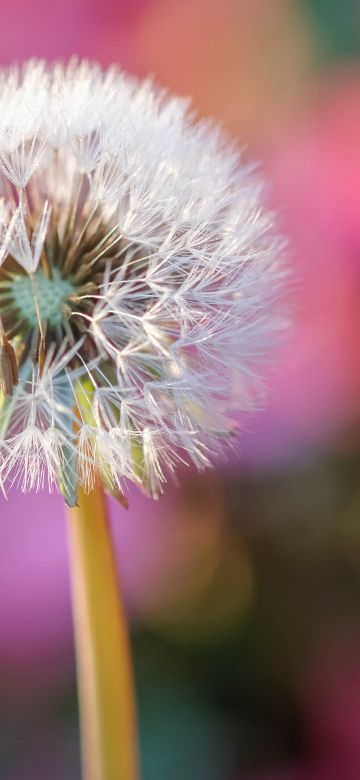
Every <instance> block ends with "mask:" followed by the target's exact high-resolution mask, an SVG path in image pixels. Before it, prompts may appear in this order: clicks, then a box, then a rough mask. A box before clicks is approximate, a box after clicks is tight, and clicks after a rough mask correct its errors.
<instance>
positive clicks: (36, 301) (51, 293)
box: [12, 267, 75, 327]
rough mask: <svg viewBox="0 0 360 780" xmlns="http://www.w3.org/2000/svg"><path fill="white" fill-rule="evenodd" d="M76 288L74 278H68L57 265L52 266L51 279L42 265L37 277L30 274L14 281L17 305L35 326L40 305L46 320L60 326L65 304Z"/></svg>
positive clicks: (13, 288) (41, 312)
mask: <svg viewBox="0 0 360 780" xmlns="http://www.w3.org/2000/svg"><path fill="white" fill-rule="evenodd" d="M74 291H75V286H74V284H73V283H72V281H71V279H64V278H63V277H62V276H61V274H60V271H59V269H58V268H56V267H54V268H53V269H52V275H51V278H49V277H48V276H46V274H45V273H44V271H43V270H42V268H39V269H38V270H37V272H36V274H35V276H34V278H33V279H31V277H30V276H27V275H26V276H16V277H15V278H14V279H13V283H12V298H13V301H14V303H15V306H16V308H17V309H19V311H20V312H21V313H22V316H23V318H24V319H25V320H26V321H27V322H28V324H29V325H30V326H33V327H34V326H36V325H37V322H38V312H37V307H38V310H39V312H40V318H41V320H42V321H43V322H46V323H48V325H50V326H53V327H56V326H57V325H60V324H61V323H62V322H63V320H64V311H63V305H64V303H65V301H66V299H67V298H68V296H69V295H71V294H72V293H74Z"/></svg>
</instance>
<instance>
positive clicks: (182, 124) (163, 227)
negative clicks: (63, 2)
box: [0, 60, 285, 504]
mask: <svg viewBox="0 0 360 780" xmlns="http://www.w3.org/2000/svg"><path fill="white" fill-rule="evenodd" d="M262 193H263V185H262V181H261V179H260V178H259V176H258V174H257V172H256V170H255V167H254V166H250V165H248V164H244V163H243V162H242V159H240V157H239V154H238V152H237V151H236V149H235V148H234V146H233V145H230V144H229V142H228V141H226V140H225V139H224V137H223V136H222V134H221V132H220V131H219V130H218V128H217V127H216V126H214V125H213V124H212V123H211V122H197V123H195V122H194V117H193V116H192V114H191V113H189V110H188V101H187V100H184V99H181V98H174V97H169V96H168V95H167V94H165V93H164V91H162V90H160V89H159V88H157V87H156V86H154V84H153V83H151V82H150V81H144V82H138V81H137V80H135V79H133V78H130V77H129V76H127V75H125V74H124V73H122V72H121V71H119V70H118V69H117V68H114V67H113V68H110V69H109V70H107V71H106V72H103V71H102V70H101V69H100V67H98V66H97V65H94V64H90V63H88V62H79V61H77V60H72V61H70V62H69V63H68V64H67V65H63V64H55V65H52V66H48V65H46V64H45V63H44V62H38V61H31V62H29V63H27V64H25V65H24V66H22V67H21V68H14V69H11V70H3V71H2V72H1V73H0V198H1V200H0V338H1V340H2V347H1V350H2V352H1V355H2V356H3V358H2V363H1V362H0V365H2V364H4V365H7V366H8V369H7V375H6V377H4V376H2V375H1V372H0V380H1V383H2V386H3V392H2V395H1V410H0V479H1V482H2V484H3V485H5V486H6V483H7V482H9V483H12V482H14V481H15V482H20V484H21V486H22V488H23V489H24V490H27V489H29V488H34V487H35V488H39V487H41V486H42V485H43V484H44V482H45V481H46V482H47V483H48V484H49V485H50V486H52V485H54V484H57V485H59V486H60V489H61V491H62V492H63V494H64V496H65V499H66V501H67V502H68V503H69V504H73V503H75V501H76V493H77V486H78V484H82V486H83V487H84V488H85V489H86V490H90V489H91V488H92V486H93V484H94V481H95V480H96V479H97V478H98V476H99V475H100V477H101V478H102V479H103V480H104V482H105V484H106V485H107V486H108V487H109V488H110V489H112V490H114V491H115V492H116V491H121V490H122V486H123V480H124V479H125V480H127V479H129V480H132V481H134V482H136V483H138V484H140V485H141V486H142V487H143V488H144V489H145V490H147V491H148V492H149V493H151V494H152V495H154V496H156V495H158V494H159V492H161V487H162V484H163V482H164V480H165V478H166V475H167V473H168V472H171V471H173V470H174V469H175V467H176V465H177V463H178V462H179V461H187V462H189V461H193V462H194V463H195V464H196V466H198V467H199V468H204V467H206V466H208V465H209V464H210V463H211V462H212V460H213V459H214V458H215V456H216V455H217V454H218V453H219V452H221V451H222V450H223V449H224V445H225V444H226V443H227V442H228V441H229V439H230V438H231V437H232V435H233V432H234V413H236V412H249V411H251V410H253V409H254V407H255V406H256V405H257V404H258V402H259V399H261V397H262V393H263V386H262V381H261V376H262V366H263V363H264V361H265V359H267V357H268V355H269V353H270V352H271V348H272V346H273V344H274V342H275V341H276V339H277V337H278V335H279V333H280V331H281V330H282V329H283V327H284V318H283V312H282V306H281V304H280V300H281V295H280V291H281V287H282V281H283V278H284V275H285V270H284V262H283V252H282V241H281V240H280V239H279V238H278V237H277V236H276V235H275V234H274V232H273V218H272V215H271V214H270V213H269V212H268V211H267V210H266V209H264V208H263V205H262V197H263V196H262ZM6 350H7V351H6ZM9 350H13V352H14V355H15V357H16V365H15V366H14V370H13V373H12V371H11V370H10V369H11V364H10V363H9V360H10V357H11V359H13V356H12V353H11V354H10V352H9ZM9 355H10V357H9ZM14 359H15V358H14ZM6 361H7V362H6ZM9 366H10V368H9ZM17 375H18V376H17ZM11 377H13V387H12V386H11Z"/></svg>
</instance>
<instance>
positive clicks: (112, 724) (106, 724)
mask: <svg viewBox="0 0 360 780" xmlns="http://www.w3.org/2000/svg"><path fill="white" fill-rule="evenodd" d="M68 536H69V545H70V569H71V583H72V600H73V616H74V629H75V645H76V658H77V673H78V687H79V708H80V724H81V725H80V728H81V752H82V768H83V780H138V778H139V771H138V764H137V740H136V725H135V705H134V691H133V675H132V667H131V654H130V646H129V637H128V630H127V624H126V618H125V613H124V608H123V604H122V600H121V593H120V586H119V582H118V578H117V576H116V569H115V561H114V554H113V549H112V542H111V535H110V527H109V522H108V518H107V512H106V505H105V499H104V495H103V493H102V490H101V488H100V487H96V489H95V490H94V491H93V492H92V493H91V494H90V495H85V494H84V493H83V492H80V496H79V506H78V507H76V508H74V509H69V510H68Z"/></svg>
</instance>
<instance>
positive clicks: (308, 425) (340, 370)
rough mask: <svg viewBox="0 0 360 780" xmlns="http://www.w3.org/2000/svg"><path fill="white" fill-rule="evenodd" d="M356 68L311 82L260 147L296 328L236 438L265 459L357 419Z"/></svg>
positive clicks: (339, 434) (359, 78)
mask: <svg viewBox="0 0 360 780" xmlns="http://www.w3.org/2000/svg"><path fill="white" fill-rule="evenodd" d="M359 135H360V74H359V73H353V74H352V73H350V74H348V75H347V76H346V75H343V76H342V77H338V78H337V79H336V78H335V77H333V78H332V79H330V80H329V83H327V84H325V85H323V86H319V87H318V88H317V89H316V90H315V91H314V94H313V97H312V99H311V100H310V101H309V105H307V106H306V107H304V109H303V111H302V112H300V113H298V114H297V115H296V116H294V118H293V120H292V122H291V123H289V124H288V125H287V126H286V127H284V128H283V130H282V131H281V132H278V137H277V138H276V139H273V142H272V143H271V142H269V143H268V146H267V149H266V150H264V151H265V155H266V164H265V169H266V173H267V175H268V178H269V180H270V182H271V195H272V201H273V203H274V204H276V206H277V207H278V208H280V210H281V220H282V224H283V231H284V233H285V234H286V235H287V236H288V237H289V241H290V247H291V253H292V261H293V267H294V272H295V279H294V287H295V289H294V291H293V295H292V297H293V300H294V304H293V305H294V318H295V324H294V327H293V329H292V330H291V333H290V338H289V342H288V344H287V346H286V348H285V349H284V350H283V352H282V354H281V356H280V359H279V360H278V361H277V365H276V369H275V370H274V372H273V374H272V380H271V387H270V398H271V403H270V406H269V407H268V408H267V409H266V410H265V411H264V412H263V413H261V414H259V415H258V416H257V418H256V419H255V420H254V421H252V422H251V423H250V424H249V426H248V428H249V430H248V432H246V433H245V437H243V438H242V440H241V447H242V450H243V453H244V460H245V461H246V460H247V461H250V462H251V461H254V462H255V463H257V464H259V462H261V461H263V462H264V463H268V464H271V463H273V461H274V460H276V459H277V458H278V457H281V458H283V457H285V458H286V457H287V456H288V455H289V454H291V453H294V452H296V451H298V450H301V449H309V447H310V448H311V447H312V446H313V445H315V446H318V445H319V444H322V445H326V446H328V445H329V444H331V443H336V441H338V440H339V439H340V440H341V439H342V438H344V437H346V435H348V436H349V433H350V432H351V430H352V428H353V427H354V425H355V426H358V425H359V422H360V352H359V346H358V334H359V330H360V307H359V299H360V198H359V192H358V189H359V176H358V171H359V170H360V145H359Z"/></svg>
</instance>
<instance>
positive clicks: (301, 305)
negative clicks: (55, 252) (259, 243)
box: [0, 0, 360, 780]
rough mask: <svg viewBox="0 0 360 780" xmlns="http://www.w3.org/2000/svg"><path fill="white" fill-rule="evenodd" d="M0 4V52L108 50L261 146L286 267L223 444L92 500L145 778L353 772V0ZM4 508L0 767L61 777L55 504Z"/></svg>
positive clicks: (16, 777)
mask: <svg viewBox="0 0 360 780" xmlns="http://www.w3.org/2000/svg"><path fill="white" fill-rule="evenodd" d="M0 7H1V27H0V62H1V63H9V62H13V61H14V60H17V61H19V60H23V59H26V58H28V57H30V56H42V57H46V58H49V59H54V58H57V57H68V56H69V55H71V54H73V53H78V54H80V55H82V56H86V57H89V58H92V59H96V60H98V61H100V62H101V63H102V64H103V65H104V66H105V65H107V64H109V63H111V62H118V63H120V64H121V65H122V66H123V67H124V68H125V69H127V70H129V71H131V72H133V73H135V74H138V75H140V76H144V75H147V74H148V73H151V74H153V75H154V76H155V77H156V79H157V80H158V81H159V82H161V83H162V84H163V85H165V86H166V87H168V88H169V89H171V90H173V91H175V92H178V93H181V94H186V95H190V96H191V98H192V100H193V103H194V106H195V107H196V109H197V112H198V114H199V115H200V116H208V115H212V116H215V117H216V118H217V119H218V120H219V121H220V122H221V123H222V124H223V125H224V127H225V128H226V129H227V131H228V132H229V133H230V134H231V135H232V136H233V137H234V138H235V137H236V138H239V139H240V143H241V145H243V146H245V148H246V150H247V152H246V153H248V154H249V155H250V156H251V157H255V158H256V159H258V160H261V161H262V167H263V170H264V174H265V176H266V178H267V179H268V181H269V190H268V198H269V201H270V202H271V204H272V205H273V206H275V207H276V209H277V210H278V213H279V219H280V223H281V228H282V230H283V231H284V232H285V233H286V234H287V235H288V236H289V241H290V254H291V264H292V265H293V266H294V268H295V273H296V277H297V279H298V280H299V284H298V285H297V286H296V295H295V298H296V300H295V302H293V308H294V326H293V329H292V331H291V334H290V337H289V341H288V343H287V344H286V346H285V347H284V348H282V350H281V353H280V354H279V355H278V356H277V359H276V361H274V367H273V368H272V369H271V370H270V372H269V401H268V406H267V408H266V409H265V410H264V411H262V412H260V413H259V414H258V415H256V417H254V418H252V419H249V420H247V421H246V423H245V425H244V424H243V428H244V429H243V431H242V433H241V436H240V438H239V452H238V454H236V455H235V454H233V455H232V456H231V458H230V461H229V463H228V464H227V465H226V466H222V467H221V469H220V470H219V471H217V472H214V473H212V474H205V475H203V476H198V475H196V474H194V473H192V472H191V471H188V472H186V473H184V474H182V475H181V488H179V489H176V488H174V487H172V486H170V487H169V489H168V490H167V492H166V495H165V497H164V498H163V499H162V500H161V501H159V502H152V501H150V500H148V499H146V498H144V497H142V496H141V495H140V494H139V493H138V492H137V491H136V490H133V491H132V492H131V493H130V510H129V511H128V512H125V511H124V510H123V509H122V508H121V507H119V506H118V505H116V504H115V503H111V515H112V522H113V530H114V537H115V540H116V547H117V553H118V561H119V571H121V577H122V580H123V583H124V587H125V591H126V598H127V607H128V613H129V619H130V621H131V628H132V641H133V648H134V655H135V667H136V683H137V691H138V700H139V718H140V731H141V750H142V772H143V780H168V778H171V780H185V779H186V780H338V779H339V780H340V778H341V779H342V780H358V779H359V777H360V481H359V471H360V350H359V331H360V305H359V300H360V196H359V185H360V4H359V2H358V0H346V2H342V3H340V2H338V0H52V2H49V0H12V3H8V2H6V3H5V2H4V0H0ZM242 423H243V421H242ZM0 513H1V521H0V780H39V778H52V780H64V778H66V780H79V778H80V769H79V757H78V731H77V729H78V726H77V703H76V682H75V664H74V650H73V640H72V627H71V611H70V597H69V583H68V571H67V549H66V537H65V527H64V521H63V507H62V501H61V500H60V499H59V498H58V497H56V496H55V497H48V496H47V495H46V494H43V495H38V496H35V495H30V496H22V495H17V494H14V493H13V494H12V495H11V497H10V500H9V501H8V502H5V501H4V500H1V506H0Z"/></svg>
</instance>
